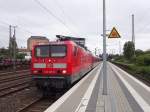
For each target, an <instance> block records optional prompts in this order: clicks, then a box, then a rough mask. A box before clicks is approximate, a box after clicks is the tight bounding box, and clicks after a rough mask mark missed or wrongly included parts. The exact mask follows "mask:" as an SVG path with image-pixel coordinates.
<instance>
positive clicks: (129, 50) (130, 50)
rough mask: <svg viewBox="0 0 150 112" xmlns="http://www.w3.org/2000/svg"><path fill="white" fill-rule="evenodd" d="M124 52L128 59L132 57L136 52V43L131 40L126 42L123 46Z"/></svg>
mask: <svg viewBox="0 0 150 112" xmlns="http://www.w3.org/2000/svg"><path fill="white" fill-rule="evenodd" d="M123 50H124V52H123V54H124V57H125V58H126V59H129V60H130V59H131V58H132V57H133V56H134V53H135V47H134V43H133V42H131V41H128V42H126V43H125V44H124V48H123Z"/></svg>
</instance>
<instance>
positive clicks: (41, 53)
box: [35, 45, 49, 57]
mask: <svg viewBox="0 0 150 112" xmlns="http://www.w3.org/2000/svg"><path fill="white" fill-rule="evenodd" d="M35 56H36V57H49V46H48V45H45V46H37V47H36V48H35Z"/></svg>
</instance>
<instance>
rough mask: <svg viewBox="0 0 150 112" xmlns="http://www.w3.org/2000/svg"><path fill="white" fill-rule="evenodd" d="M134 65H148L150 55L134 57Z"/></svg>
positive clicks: (149, 63)
mask: <svg viewBox="0 0 150 112" xmlns="http://www.w3.org/2000/svg"><path fill="white" fill-rule="evenodd" d="M136 64H137V65H141V66H144V65H145V66H148V65H150V54H145V55H140V56H137V57H136Z"/></svg>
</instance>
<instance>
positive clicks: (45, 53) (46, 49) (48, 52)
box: [35, 45, 66, 57]
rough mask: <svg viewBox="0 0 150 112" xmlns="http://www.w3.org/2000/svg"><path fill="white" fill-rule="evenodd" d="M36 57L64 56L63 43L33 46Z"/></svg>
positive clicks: (64, 48) (64, 47)
mask: <svg viewBox="0 0 150 112" xmlns="http://www.w3.org/2000/svg"><path fill="white" fill-rule="evenodd" d="M35 55H36V57H65V56H66V46H65V45H44V46H37V47H36V48H35Z"/></svg>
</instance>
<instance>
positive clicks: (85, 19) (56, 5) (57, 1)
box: [0, 0, 150, 52]
mask: <svg viewBox="0 0 150 112" xmlns="http://www.w3.org/2000/svg"><path fill="white" fill-rule="evenodd" d="M39 1H40V2H41V3H42V4H43V5H45V6H46V7H47V8H48V9H49V10H50V11H51V12H52V13H53V14H55V16H57V17H58V18H60V19H61V20H62V21H63V22H64V23H65V24H66V25H67V27H69V29H71V31H70V30H68V29H67V28H66V27H65V26H64V25H63V24H62V23H60V22H59V21H58V20H56V19H55V18H54V17H52V16H50V15H49V14H48V13H47V12H46V11H45V10H43V9H42V8H41V7H40V6H39V5H38V4H36V3H35V2H34V0H0V13H1V15H0V18H1V19H0V30H1V33H0V40H1V41H0V47H3V46H4V47H7V46H8V38H9V37H8V26H7V25H6V24H3V23H1V21H5V22H7V23H8V24H12V25H17V26H18V29H17V43H18V45H19V46H26V40H27V38H28V37H30V36H31V35H44V36H47V37H48V38H49V39H50V40H54V39H55V35H56V34H64V35H72V36H78V37H85V38H86V39H87V42H86V43H87V46H88V47H89V48H90V49H91V50H93V49H95V47H98V48H99V49H101V50H102V37H101V34H102V0H101V1H99V0H63V1H62V0H39ZM149 6H150V2H149V1H148V0H132V1H131V0H126V1H123V0H107V29H108V30H110V29H111V28H112V27H113V26H116V28H117V29H118V30H119V32H120V34H121V36H122V38H121V39H120V41H121V43H122V45H123V44H124V42H125V41H127V40H131V14H132V13H134V14H135V23H136V24H135V26H136V28H135V30H136V48H137V49H143V50H146V49H149V48H150V45H149V44H148V43H149V42H150V39H149V37H150V33H149V32H150V27H149V24H150V20H149V17H150V14H149V12H148V10H149V9H150V7H149ZM108 33H109V32H108ZM145 40H146V42H147V43H145V42H144V41H145ZM118 42H119V40H117V39H115V40H108V44H109V46H108V47H107V48H108V51H109V52H111V50H110V49H115V50H116V52H118Z"/></svg>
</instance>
